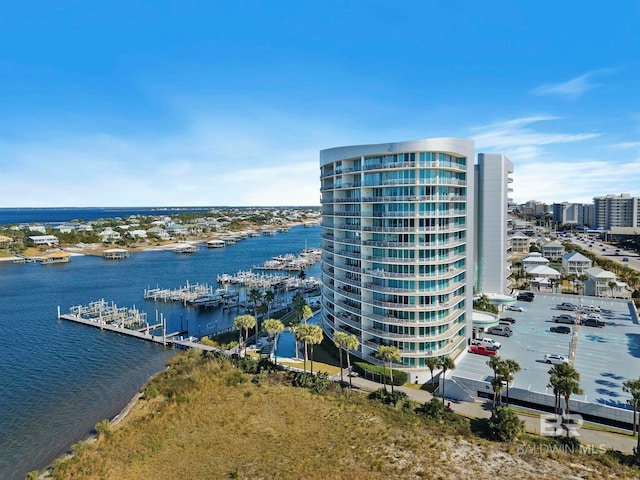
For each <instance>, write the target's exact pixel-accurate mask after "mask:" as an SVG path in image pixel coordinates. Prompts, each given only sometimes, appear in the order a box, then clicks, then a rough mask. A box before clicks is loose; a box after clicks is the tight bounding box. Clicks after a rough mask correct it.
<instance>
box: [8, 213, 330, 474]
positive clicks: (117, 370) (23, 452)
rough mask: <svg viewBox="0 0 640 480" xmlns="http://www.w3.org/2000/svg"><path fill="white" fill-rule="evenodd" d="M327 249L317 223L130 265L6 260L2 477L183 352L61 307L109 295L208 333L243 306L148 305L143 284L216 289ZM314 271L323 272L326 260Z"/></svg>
mask: <svg viewBox="0 0 640 480" xmlns="http://www.w3.org/2000/svg"><path fill="white" fill-rule="evenodd" d="M0 223H1V222H0ZM319 245H320V228H319V227H314V228H303V227H294V228H292V229H291V230H290V231H289V232H288V233H278V234H276V235H274V236H262V237H256V238H248V239H246V240H243V241H241V242H239V243H237V244H235V245H233V246H229V247H225V248H222V249H207V248H204V247H201V248H200V250H199V251H198V253H195V254H190V255H178V254H175V253H173V252H167V251H159V252H141V253H135V254H133V255H132V256H131V257H129V258H128V259H126V260H123V261H107V260H104V259H102V258H101V257H94V256H84V257H73V259H72V261H71V262H70V263H68V264H54V265H40V264H13V263H11V262H0V332H1V333H2V334H1V335H0V358H1V359H2V373H1V375H2V376H1V377H0V412H1V414H0V479H9V480H11V479H20V478H22V477H23V475H24V474H25V472H27V471H30V470H33V469H35V468H41V467H44V466H46V465H48V464H49V463H50V462H51V461H52V460H53V459H54V458H56V457H57V456H59V455H60V454H62V453H64V452H65V451H67V450H68V449H69V447H70V446H71V445H72V444H73V443H75V442H77V441H78V440H81V439H83V438H85V437H86V436H87V435H88V434H89V432H90V431H91V429H92V427H93V425H94V424H95V423H96V422H98V421H100V420H101V419H103V418H112V417H113V416H114V415H116V414H117V413H118V412H119V411H120V410H121V409H122V408H123V407H124V405H126V403H127V402H128V401H129V400H130V399H131V398H132V397H133V395H134V394H135V393H136V392H137V391H139V389H140V388H141V386H142V385H143V384H144V383H145V382H146V381H147V379H148V378H149V377H150V376H151V375H153V374H155V373H156V372H158V371H161V370H162V369H163V368H164V365H165V364H166V362H167V360H169V359H170V358H171V357H172V356H173V355H174V353H175V351H173V350H170V349H165V348H164V347H162V346H159V345H154V344H151V343H149V342H144V341H141V340H137V339H133V338H130V337H124V336H121V335H118V334H114V333H111V332H103V331H100V330H99V329H96V328H91V327H87V326H84V325H78V324H74V323H71V322H66V321H58V320H57V319H56V317H57V307H58V306H60V307H61V310H62V312H63V313H64V312H66V311H68V309H69V307H70V306H72V305H80V304H83V305H84V304H87V303H89V302H90V301H93V300H97V299H100V298H104V299H105V300H109V301H111V300H113V301H114V302H115V303H116V304H117V305H118V306H122V307H125V306H126V307H131V306H134V305H135V306H136V307H137V308H139V309H142V310H144V311H146V312H147V314H148V317H149V320H150V321H152V320H153V319H154V318H155V314H156V310H157V311H158V312H162V313H163V314H164V315H165V317H166V318H167V319H168V331H174V330H181V329H182V328H185V327H186V328H188V331H189V335H204V334H205V333H209V332H210V331H212V330H217V329H222V328H224V327H226V326H230V325H231V324H232V323H233V318H234V317H235V315H237V312H235V311H230V312H224V313H223V312H222V311H221V310H220V309H209V310H195V309H193V308H185V307H182V306H180V305H177V304H173V303H159V304H157V303H154V302H145V301H144V300H143V294H144V289H145V288H148V287H152V288H153V287H156V286H160V287H165V288H177V287H179V286H183V285H185V284H186V283H187V281H188V282H189V283H196V282H200V283H209V284H210V285H212V286H214V287H215V281H216V276H217V275H218V274H221V273H235V272H237V271H238V270H248V269H250V268H251V267H252V266H253V265H255V264H261V263H262V262H264V261H265V260H268V259H270V258H272V257H274V256H276V255H281V254H286V253H298V252H300V251H302V250H303V249H304V248H305V246H307V247H319ZM306 273H307V275H308V276H313V277H316V278H318V277H319V274H320V271H319V266H314V267H312V268H310V269H308V270H307V272H306ZM181 327H182V328H181Z"/></svg>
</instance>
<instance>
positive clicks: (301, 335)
mask: <svg viewBox="0 0 640 480" xmlns="http://www.w3.org/2000/svg"><path fill="white" fill-rule="evenodd" d="M312 326H314V325H307V324H306V323H300V324H298V325H294V326H293V327H291V328H290V329H291V330H292V331H293V333H294V335H295V336H296V342H302V344H303V345H304V350H303V362H304V372H305V373H307V358H308V352H307V350H308V349H307V345H308V344H309V342H310V341H311V340H312V339H313V335H314V334H313V333H312V331H311V329H310V327H312Z"/></svg>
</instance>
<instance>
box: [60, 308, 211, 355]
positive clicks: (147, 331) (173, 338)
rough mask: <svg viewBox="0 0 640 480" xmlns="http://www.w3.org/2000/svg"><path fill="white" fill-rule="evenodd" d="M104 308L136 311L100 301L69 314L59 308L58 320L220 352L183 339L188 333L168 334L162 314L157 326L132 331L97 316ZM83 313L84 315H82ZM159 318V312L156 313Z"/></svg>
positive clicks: (122, 324)
mask: <svg viewBox="0 0 640 480" xmlns="http://www.w3.org/2000/svg"><path fill="white" fill-rule="evenodd" d="M101 307H104V308H105V311H111V310H115V311H118V312H123V311H124V310H128V311H132V310H135V309H126V308H117V307H115V305H114V304H113V302H111V303H109V302H105V301H104V300H98V301H97V302H92V303H90V304H89V306H86V307H83V306H76V307H71V309H70V310H69V313H67V314H62V313H61V312H60V306H58V320H68V321H71V322H75V323H80V324H82V325H89V326H91V327H96V328H100V329H101V330H108V331H110V332H114V333H120V334H123V335H127V336H129V337H134V338H139V339H141V340H146V341H149V342H154V343H158V344H162V345H169V346H172V347H174V348H180V349H188V348H198V349H200V350H206V351H220V349H218V348H215V347H210V346H208V345H202V344H201V343H198V340H197V339H196V338H192V337H187V338H183V337H182V335H183V334H185V333H187V332H173V333H169V334H167V333H166V322H165V320H164V317H163V315H162V314H160V323H157V324H156V325H149V324H148V323H146V326H145V327H143V328H140V329H132V328H130V327H129V328H127V327H126V326H125V325H132V323H130V322H125V321H120V322H119V321H116V320H114V319H113V318H109V316H108V315H106V314H105V315H101V314H98V315H96V314H95V313H96V312H98V313H100V312H101V310H100V308H101ZM81 312H82V313H81ZM139 313H140V316H141V317H142V316H143V315H144V318H145V321H146V313H144V312H139ZM156 316H157V312H156ZM158 328H162V335H152V334H151V332H152V331H153V330H155V329H158Z"/></svg>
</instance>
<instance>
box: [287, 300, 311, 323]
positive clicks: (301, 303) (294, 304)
mask: <svg viewBox="0 0 640 480" xmlns="http://www.w3.org/2000/svg"><path fill="white" fill-rule="evenodd" d="M305 306H307V302H306V300H305V299H304V297H303V296H302V295H300V293H296V294H295V295H294V296H293V297H292V298H291V308H292V309H293V311H294V312H295V314H296V320H297V323H300V320H301V319H302V311H303V309H304V307H305Z"/></svg>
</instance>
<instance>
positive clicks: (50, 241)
mask: <svg viewBox="0 0 640 480" xmlns="http://www.w3.org/2000/svg"><path fill="white" fill-rule="evenodd" d="M29 241H30V242H31V243H32V244H33V245H35V246H36V247H39V246H45V245H46V246H48V247H53V246H55V245H58V243H60V241H59V240H58V237H56V236H55V235H33V236H30V237H29Z"/></svg>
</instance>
